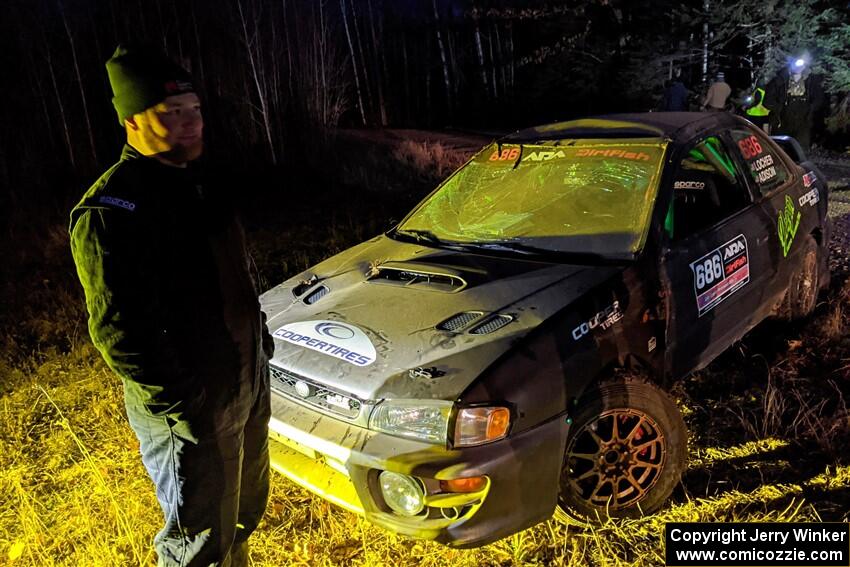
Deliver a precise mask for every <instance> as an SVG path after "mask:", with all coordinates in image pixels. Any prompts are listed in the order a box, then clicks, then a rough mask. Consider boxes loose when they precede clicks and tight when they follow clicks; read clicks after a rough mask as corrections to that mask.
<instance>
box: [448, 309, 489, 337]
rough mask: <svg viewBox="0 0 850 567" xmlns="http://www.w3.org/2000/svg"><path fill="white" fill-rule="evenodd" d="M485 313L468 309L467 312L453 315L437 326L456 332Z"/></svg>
mask: <svg viewBox="0 0 850 567" xmlns="http://www.w3.org/2000/svg"><path fill="white" fill-rule="evenodd" d="M482 315H484V313H482V312H481V311H467V312H466V313H458V314H457V315H452V316H451V317H449V318H448V319H446V320H445V321H443V322H442V323H440V324H438V325H437V328H438V329H439V330H441V331H451V332H453V333H456V332H457V331H459V330H461V329H463V328H464V327H466V326H467V325H469V324H470V323H472V322H473V321H475V320H476V319H478V318H479V317H481V316H482Z"/></svg>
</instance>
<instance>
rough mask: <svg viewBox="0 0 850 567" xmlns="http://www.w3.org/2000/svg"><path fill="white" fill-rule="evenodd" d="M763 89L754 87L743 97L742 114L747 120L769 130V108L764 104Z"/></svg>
mask: <svg viewBox="0 0 850 567" xmlns="http://www.w3.org/2000/svg"><path fill="white" fill-rule="evenodd" d="M764 93H765V90H764V89H763V88H761V87H756V88H755V89H754V90H753V92H752V93H751V94H750V95H749V96H747V98H746V99H745V109H744V115H745V116H746V117H747V120H749V121H750V122H752V123H753V124H755V125H756V126H758V127H759V128H761V129H762V130H764V131H765V132H768V133H769V132H770V110H769V109H768V108H766V107H765V106H764V104H763V103H764Z"/></svg>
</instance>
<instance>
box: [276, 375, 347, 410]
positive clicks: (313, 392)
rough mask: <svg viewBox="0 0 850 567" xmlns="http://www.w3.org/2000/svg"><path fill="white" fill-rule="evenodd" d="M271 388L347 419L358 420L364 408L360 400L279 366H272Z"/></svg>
mask: <svg viewBox="0 0 850 567" xmlns="http://www.w3.org/2000/svg"><path fill="white" fill-rule="evenodd" d="M270 371H271V387H272V388H274V389H275V390H277V391H278V392H280V393H282V394H286V395H287V396H288V397H290V398H292V399H294V400H298V401H299V402H302V403H304V404H307V405H309V406H313V407H316V408H319V409H320V410H322V411H325V412H330V413H333V414H336V415H339V416H342V417H344V418H347V419H356V418H357V416H358V415H360V408H361V406H362V404H361V402H360V400H358V399H357V398H353V397H351V396H349V395H347V394H343V393H342V392H338V391H336V390H332V389H330V388H327V387H325V386H321V385H319V384H317V383H316V382H314V381H312V380H310V379H308V378H305V377H304V376H300V375H298V374H296V373H294V372H290V371H289V370H285V369H283V368H280V367H279V366H274V365H271V366H270Z"/></svg>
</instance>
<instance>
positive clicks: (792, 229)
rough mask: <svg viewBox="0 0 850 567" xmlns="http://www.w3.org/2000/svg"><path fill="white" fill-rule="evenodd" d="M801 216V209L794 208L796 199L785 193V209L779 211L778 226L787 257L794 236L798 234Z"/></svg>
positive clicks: (783, 251)
mask: <svg viewBox="0 0 850 567" xmlns="http://www.w3.org/2000/svg"><path fill="white" fill-rule="evenodd" d="M801 216H802V215H801V214H800V211H798V210H797V209H795V208H794V201H792V200H791V197H789V196H788V195H785V209H783V210H782V211H781V212H780V213H779V223H778V224H777V227H776V229H777V231H778V232H779V242H780V244H782V255H783V256H785V257H788V251H789V250H791V243H792V242H794V237H795V236H796V235H797V228H799V226H800V217H801Z"/></svg>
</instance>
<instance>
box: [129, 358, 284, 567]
mask: <svg viewBox="0 0 850 567" xmlns="http://www.w3.org/2000/svg"><path fill="white" fill-rule="evenodd" d="M137 387H138V386H135V385H132V384H129V383H125V404H126V407H127V416H128V418H129V421H130V426H131V427H132V428H133V431H135V433H136V436H137V437H138V439H139V443H140V449H141V453H142V461H143V463H144V465H145V468H146V469H147V471H148V474H149V475H150V477H151V479H153V481H154V484H155V485H156V497H157V500H159V504H160V506H161V507H162V512H163V516H164V518H165V526H164V527H163V528H162V530H161V531H160V532H159V533H158V534H157V536H156V538H154V546H155V547H156V551H157V554H158V556H159V566H160V567H190V566H191V567H195V566H201V565H204V566H207V565H217V566H223V567H241V566H242V565H247V540H248V536H249V535H251V533H252V532H253V531H254V530H255V529H256V527H257V524H259V522H260V518H262V516H263V512H264V511H265V508H266V503H267V501H268V495H269V446H268V423H269V416H270V415H271V408H270V405H269V403H270V398H269V378H268V367H267V366H266V367H265V371H264V372H262V373H261V376H259V377H257V379H256V380H255V383H254V384H240V385H239V388H238V389H237V391H235V392H234V395H233V396H232V397H230V396H224V397H226V398H228V399H226V400H224V401H221V402H216V401H215V400H212V399H209V398H208V397H207V396H205V395H203V394H202V395H201V396H199V398H200V400H193V401H190V402H188V403H187V404H186V405H185V406H184V407H183V408H181V409H180V410H178V411H170V412H163V413H162V414H156V413H152V412H151V410H150V408H148V407H146V406H145V405H144V404H140V403H134V401H133V400H134V399H137V396H135V395H133V394H134V391H133V390H134V388H137Z"/></svg>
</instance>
